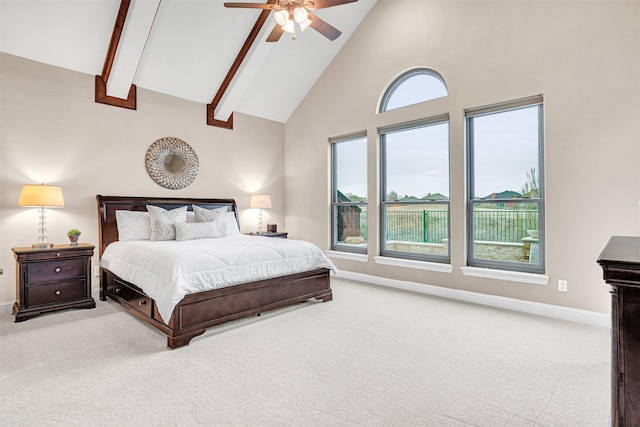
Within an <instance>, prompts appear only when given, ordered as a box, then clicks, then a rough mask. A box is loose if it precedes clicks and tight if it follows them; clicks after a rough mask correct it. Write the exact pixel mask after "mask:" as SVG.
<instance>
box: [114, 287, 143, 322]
mask: <svg viewBox="0 0 640 427" xmlns="http://www.w3.org/2000/svg"><path fill="white" fill-rule="evenodd" d="M111 292H112V294H113V295H115V296H116V297H117V298H119V299H121V300H123V301H125V302H126V303H127V304H129V305H130V306H131V307H133V308H134V309H136V310H137V311H139V312H141V313H143V314H145V315H146V316H148V317H151V310H152V300H151V298H149V297H148V296H147V295H145V294H143V293H142V292H138V291H137V290H135V289H132V288H130V287H129V286H127V285H125V284H124V283H120V282H119V281H117V280H114V282H113V288H112V289H111Z"/></svg>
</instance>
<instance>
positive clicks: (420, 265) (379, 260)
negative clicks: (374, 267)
mask: <svg viewBox="0 0 640 427" xmlns="http://www.w3.org/2000/svg"><path fill="white" fill-rule="evenodd" d="M373 260H374V261H375V263H376V264H382V265H392V266H394V267H405V268H415V269H417V270H427V271H437V272H439V273H452V272H453V266H452V265H451V264H441V263H438V262H428V261H414V260H411V259H402V258H389V257H384V256H376V257H373Z"/></svg>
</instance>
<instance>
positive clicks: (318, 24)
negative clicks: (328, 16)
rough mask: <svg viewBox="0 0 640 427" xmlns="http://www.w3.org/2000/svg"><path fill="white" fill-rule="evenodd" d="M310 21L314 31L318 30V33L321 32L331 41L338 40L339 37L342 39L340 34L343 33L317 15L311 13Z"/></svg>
mask: <svg viewBox="0 0 640 427" xmlns="http://www.w3.org/2000/svg"><path fill="white" fill-rule="evenodd" d="M309 19H311V28H313V29H314V30H316V31H317V32H319V33H320V34H322V35H323V36H325V37H326V38H328V39H329V40H331V41H333V40H335V39H337V38H338V37H340V34H342V32H341V31H340V30H338V29H337V28H336V27H334V26H332V25H331V24H329V23H327V22H326V21H323V20H322V19H320V18H318V17H317V16H316V15H312V14H311V13H310V14H309Z"/></svg>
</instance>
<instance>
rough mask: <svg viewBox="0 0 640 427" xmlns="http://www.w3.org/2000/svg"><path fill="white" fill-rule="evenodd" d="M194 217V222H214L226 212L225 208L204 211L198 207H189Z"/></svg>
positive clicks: (204, 209)
mask: <svg viewBox="0 0 640 427" xmlns="http://www.w3.org/2000/svg"><path fill="white" fill-rule="evenodd" d="M191 206H192V207H193V212H194V213H195V215H196V222H206V221H215V220H217V219H218V218H220V217H221V216H222V215H223V214H224V213H225V212H226V211H227V207H226V206H225V207H223V208H217V209H206V208H202V207H200V206H198V205H191Z"/></svg>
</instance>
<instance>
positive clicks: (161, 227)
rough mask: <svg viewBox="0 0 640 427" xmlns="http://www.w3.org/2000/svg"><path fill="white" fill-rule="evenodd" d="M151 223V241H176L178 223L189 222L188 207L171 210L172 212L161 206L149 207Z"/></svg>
mask: <svg viewBox="0 0 640 427" xmlns="http://www.w3.org/2000/svg"><path fill="white" fill-rule="evenodd" d="M147 211H149V217H150V220H151V221H150V223H151V240H152V241H162V240H175V238H176V228H175V226H174V225H173V224H174V223H176V222H180V223H186V222H187V206H181V207H179V208H175V209H171V210H170V211H168V210H166V209H164V208H161V207H159V206H152V205H147Z"/></svg>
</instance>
